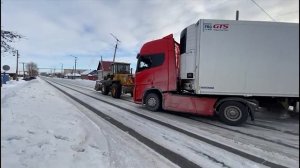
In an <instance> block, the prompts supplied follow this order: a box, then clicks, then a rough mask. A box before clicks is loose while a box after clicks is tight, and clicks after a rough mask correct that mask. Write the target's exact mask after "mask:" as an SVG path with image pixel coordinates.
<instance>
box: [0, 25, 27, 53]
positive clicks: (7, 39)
mask: <svg viewBox="0 0 300 168" xmlns="http://www.w3.org/2000/svg"><path fill="white" fill-rule="evenodd" d="M21 38H23V36H22V35H20V34H17V33H15V32H12V31H6V30H1V53H4V52H9V53H12V54H15V53H16V51H17V50H16V49H15V48H13V47H12V46H11V45H9V43H12V42H15V40H16V39H21Z"/></svg>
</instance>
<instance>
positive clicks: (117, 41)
mask: <svg viewBox="0 0 300 168" xmlns="http://www.w3.org/2000/svg"><path fill="white" fill-rule="evenodd" d="M110 35H111V36H113V37H114V38H115V39H116V46H115V52H114V58H113V64H114V63H115V58H116V52H117V48H118V43H119V42H121V41H120V40H119V39H118V38H117V37H116V36H114V35H113V34H112V33H110Z"/></svg>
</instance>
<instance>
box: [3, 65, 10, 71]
mask: <svg viewBox="0 0 300 168" xmlns="http://www.w3.org/2000/svg"><path fill="white" fill-rule="evenodd" d="M2 69H3V70H4V71H8V70H9V69H10V67H9V66H8V65H3V67H2Z"/></svg>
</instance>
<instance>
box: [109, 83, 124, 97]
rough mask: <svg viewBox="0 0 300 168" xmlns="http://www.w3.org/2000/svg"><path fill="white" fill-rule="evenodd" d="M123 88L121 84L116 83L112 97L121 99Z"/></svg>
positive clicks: (112, 88) (112, 89)
mask: <svg viewBox="0 0 300 168" xmlns="http://www.w3.org/2000/svg"><path fill="white" fill-rule="evenodd" d="M121 93H122V87H121V85H120V84H117V83H114V84H113V85H112V87H111V96H112V97H113V98H117V99H119V98H120V97H121Z"/></svg>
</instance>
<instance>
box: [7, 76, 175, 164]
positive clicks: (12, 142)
mask: <svg viewBox="0 0 300 168" xmlns="http://www.w3.org/2000/svg"><path fill="white" fill-rule="evenodd" d="M93 82H94V81H93ZM80 111H81V110H80V108H78V107H76V106H74V104H72V101H70V100H69V99H67V98H65V97H64V96H63V95H62V94H61V93H60V92H58V91H57V90H55V89H54V88H52V87H51V86H49V85H48V84H47V83H45V82H44V81H42V80H41V79H39V78H37V79H35V80H31V81H22V80H20V81H18V82H16V81H11V82H9V83H8V84H7V85H4V86H3V87H2V88H1V167H9V168H20V167H31V168H33V167H55V168H56V167H61V168H67V167H72V168H73V167H89V168H93V167H176V166H174V165H173V164H172V163H170V162H169V161H168V160H166V159H165V158H163V157H161V156H160V155H158V154H157V153H155V152H153V151H152V150H151V149H149V148H147V147H145V146H144V145H143V144H141V143H139V142H138V141H136V140H135V139H133V138H131V137H130V136H128V135H127V134H125V133H123V132H122V131H119V130H117V129H116V128H115V127H114V126H111V125H110V124H108V123H107V122H105V121H103V120H102V122H101V124H97V125H96V124H95V123H94V122H92V121H91V120H90V119H89V118H88V117H86V116H85V115H84V114H83V113H81V112H80ZM98 120H100V121H101V119H100V118H99V119H98ZM98 123H99V121H98Z"/></svg>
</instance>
